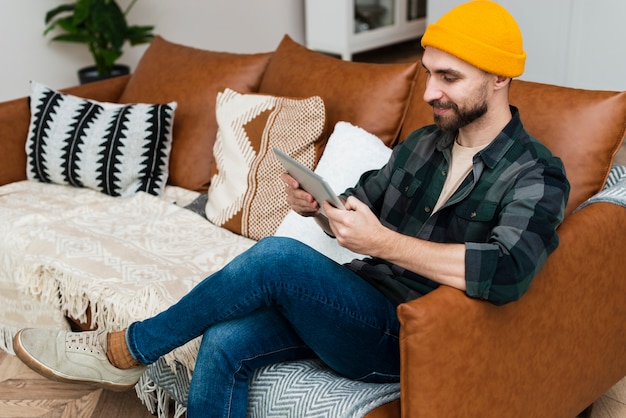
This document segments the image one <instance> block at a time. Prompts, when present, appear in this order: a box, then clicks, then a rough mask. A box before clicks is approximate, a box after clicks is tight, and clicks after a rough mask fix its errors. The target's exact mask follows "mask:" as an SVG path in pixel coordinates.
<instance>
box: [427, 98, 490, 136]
mask: <svg viewBox="0 0 626 418" xmlns="http://www.w3.org/2000/svg"><path fill="white" fill-rule="evenodd" d="M428 104H429V105H431V106H433V107H438V108H442V109H452V114H451V115H447V116H441V115H435V116H434V117H435V124H436V125H437V127H438V128H439V129H441V130H442V131H444V132H453V133H454V132H457V131H458V130H459V129H461V128H462V127H464V126H467V125H469V124H470V123H472V122H474V121H475V120H477V119H479V118H481V117H482V116H483V115H484V114H485V113H487V110H488V109H489V107H488V105H487V102H486V101H484V100H483V101H481V102H479V103H475V104H473V105H472V106H471V107H468V108H464V109H461V108H459V106H458V105H457V104H456V103H454V102H442V101H441V100H432V101H430V102H428Z"/></svg>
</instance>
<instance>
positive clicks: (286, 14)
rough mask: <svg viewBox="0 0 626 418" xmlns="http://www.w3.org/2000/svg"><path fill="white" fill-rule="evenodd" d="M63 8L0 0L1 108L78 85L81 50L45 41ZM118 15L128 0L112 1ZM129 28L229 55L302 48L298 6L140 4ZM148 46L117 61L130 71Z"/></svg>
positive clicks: (245, 0) (275, 2)
mask: <svg viewBox="0 0 626 418" xmlns="http://www.w3.org/2000/svg"><path fill="white" fill-rule="evenodd" d="M66 2H67V1H66V0H0V6H1V7H2V10H3V12H2V13H0V51H2V55H3V57H2V65H0V101H4V100H9V99H12V98H16V97H21V96H27V95H28V94H29V91H28V82H29V80H37V81H40V82H42V83H45V84H48V85H49V86H51V87H53V88H62V87H68V86H72V85H75V84H77V83H78V79H77V76H76V71H77V70H78V69H79V68H81V67H84V66H87V65H91V64H92V63H93V62H92V59H91V56H90V55H89V53H88V51H87V48H86V47H85V46H84V45H79V44H68V43H63V42H50V41H49V36H48V37H44V36H43V31H44V28H45V24H44V17H45V14H46V12H47V11H48V10H50V9H52V8H53V7H55V6H57V5H60V4H63V3H66ZM119 2H120V5H121V6H123V7H125V6H126V5H128V4H129V2H130V0H119ZM128 20H129V23H130V24H153V25H154V26H155V33H157V34H160V35H161V36H163V37H164V38H166V39H168V40H170V41H172V42H177V43H182V44H185V45H190V46H194V47H197V48H202V49H211V50H220V51H230V52H264V51H271V50H273V49H275V48H276V46H277V45H278V43H279V42H280V40H281V39H282V37H283V35H284V34H289V35H290V36H291V37H292V38H294V39H295V40H296V41H297V42H301V43H304V1H303V0H297V1H294V0H261V1H255V0H139V1H138V2H137V3H136V5H135V7H134V8H133V9H132V11H131V12H130V15H129V17H128ZM146 48H147V46H145V45H140V46H136V47H132V48H131V47H127V48H126V52H125V54H124V55H123V56H122V58H121V59H120V60H119V62H121V63H125V64H128V65H130V66H131V68H134V67H135V66H136V64H137V62H138V60H139V58H140V57H141V54H142V53H143V52H144V51H145V49H146Z"/></svg>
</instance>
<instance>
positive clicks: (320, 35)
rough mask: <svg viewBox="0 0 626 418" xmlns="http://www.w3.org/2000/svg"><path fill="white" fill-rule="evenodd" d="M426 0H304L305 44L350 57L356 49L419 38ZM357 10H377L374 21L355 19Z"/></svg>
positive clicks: (365, 49) (315, 48) (356, 51)
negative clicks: (372, 23)
mask: <svg viewBox="0 0 626 418" xmlns="http://www.w3.org/2000/svg"><path fill="white" fill-rule="evenodd" d="M426 1H427V0H305V37H306V45H307V48H309V49H312V50H316V51H320V52H325V53H329V54H334V55H340V56H341V58H342V59H344V60H348V61H350V60H351V59H352V55H353V54H355V53H358V52H363V51H367V50H370V49H375V48H380V47H383V46H387V45H391V44H395V43H399V42H403V41H407V40H410V39H416V38H419V37H420V36H422V35H423V34H424V31H425V30H426V15H425V14H426V13H425V10H426ZM418 9H419V10H420V11H423V12H422V13H417V10H418ZM357 10H359V11H361V12H367V11H372V10H373V11H375V12H376V11H378V12H379V13H374V15H375V16H374V17H373V19H374V20H375V21H376V22H377V23H376V24H374V25H367V24H365V23H364V22H363V21H360V22H357V21H356V12H357ZM409 12H410V13H411V15H412V16H417V17H414V18H409Z"/></svg>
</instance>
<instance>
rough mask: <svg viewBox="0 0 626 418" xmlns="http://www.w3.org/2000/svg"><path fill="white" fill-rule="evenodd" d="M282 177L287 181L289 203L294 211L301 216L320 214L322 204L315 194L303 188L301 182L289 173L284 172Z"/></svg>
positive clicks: (286, 190) (286, 191) (286, 188)
mask: <svg viewBox="0 0 626 418" xmlns="http://www.w3.org/2000/svg"><path fill="white" fill-rule="evenodd" d="M280 179H281V180H282V181H283V182H284V183H285V193H287V203H289V206H291V209H293V211H294V212H296V213H297V214H299V215H300V216H318V215H320V205H319V203H317V201H316V200H315V198H314V197H313V195H311V194H310V193H308V192H307V191H305V190H303V189H302V188H301V187H300V183H298V181H297V180H296V179H294V178H293V177H291V176H290V175H289V174H288V173H283V174H281V176H280Z"/></svg>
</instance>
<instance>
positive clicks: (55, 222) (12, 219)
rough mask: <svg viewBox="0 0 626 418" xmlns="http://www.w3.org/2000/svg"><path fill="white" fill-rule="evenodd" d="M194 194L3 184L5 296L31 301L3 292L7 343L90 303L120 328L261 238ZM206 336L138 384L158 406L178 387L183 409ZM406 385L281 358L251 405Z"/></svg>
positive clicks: (259, 382)
mask: <svg viewBox="0 0 626 418" xmlns="http://www.w3.org/2000/svg"><path fill="white" fill-rule="evenodd" d="M196 196H197V193H193V192H187V191H184V190H182V189H177V188H172V187H168V188H167V189H166V192H165V195H164V196H163V197H160V198H157V197H154V196H151V195H148V194H145V193H138V194H136V195H133V196H131V197H128V198H113V197H110V196H107V195H104V194H102V193H99V192H95V191H91V190H88V189H79V188H72V187H67V186H57V185H52V184H43V183H37V182H29V181H24V182H18V183H13V184H9V185H6V186H2V187H0V218H1V219H2V221H3V222H2V223H1V226H0V289H3V292H2V295H1V296H2V297H5V295H6V296H7V299H13V300H14V303H15V302H16V301H17V303H18V304H19V303H20V301H21V302H24V303H25V301H28V304H29V308H28V309H29V310H30V312H28V311H27V312H25V311H24V306H14V305H11V304H6V305H5V304H0V327H1V328H2V329H4V330H5V331H4V335H5V336H6V337H5V340H6V341H5V343H4V346H3V348H4V349H8V350H9V351H10V347H9V342H10V337H11V335H12V334H13V333H14V331H15V330H17V329H19V328H21V327H26V326H30V327H32V326H35V327H38V326H43V327H50V328H63V327H64V325H61V324H62V323H63V315H64V314H68V315H70V316H72V317H74V318H77V319H82V320H85V319H86V318H85V312H86V311H87V309H88V308H89V309H90V310H91V312H92V315H93V321H94V323H95V324H97V325H98V327H100V328H101V329H102V328H105V329H109V330H119V329H123V328H124V327H126V326H127V325H128V324H129V323H131V322H132V321H135V320H140V319H143V318H146V317H149V316H151V315H154V314H156V313H158V312H160V311H162V310H164V309H166V308H167V307H169V306H170V305H172V304H174V303H175V302H176V301H178V300H179V299H180V298H181V297H182V296H184V295H185V294H186V293H188V292H189V290H191V288H192V287H193V286H195V284H197V283H198V282H199V281H201V280H202V279H204V278H205V277H206V276H208V275H210V274H211V273H213V272H215V271H216V270H218V269H220V268H221V267H223V266H224V265H225V264H226V263H228V262H229V261H230V260H231V259H232V258H234V257H235V256H236V255H238V254H240V253H241V252H243V251H245V250H246V249H248V248H249V247H250V246H251V245H252V244H253V243H254V241H252V240H250V239H247V238H243V237H241V236H239V235H235V234H233V233H230V232H228V231H227V230H225V229H222V228H218V227H216V226H214V225H213V224H211V223H210V222H208V221H206V220H205V219H203V218H201V217H199V216H198V215H197V214H195V213H193V212H192V211H189V210H186V209H183V208H182V207H181V206H184V205H186V204H187V203H189V202H191V201H192V200H193V199H194V197H196ZM172 202H177V203H178V205H174V204H172ZM5 289H10V290H11V292H12V293H10V294H9V293H7V292H6V291H5ZM37 312H39V313H37ZM17 314H23V315H22V316H19V315H18V316H17V317H16V315H17ZM50 318H52V319H53V320H50ZM10 321H13V322H12V323H11V324H10V326H9V322H10ZM198 344H199V339H196V340H195V341H192V342H191V343H189V344H187V345H185V346H183V347H180V348H178V349H176V350H174V351H173V352H172V353H170V354H168V355H167V356H165V357H164V358H162V359H161V360H160V361H159V362H157V363H155V365H153V366H151V367H150V368H149V371H148V373H146V374H144V376H143V377H142V379H141V381H140V383H139V384H138V385H137V386H136V391H137V393H138V396H139V397H140V398H141V399H142V400H143V401H144V403H146V405H147V406H148V409H150V410H151V412H157V413H158V415H159V417H163V418H164V417H166V416H168V410H169V408H168V404H169V401H170V398H171V399H173V400H174V401H175V403H176V415H177V416H182V414H183V413H184V410H185V408H184V406H185V404H186V394H187V391H188V386H189V376H190V375H191V373H192V371H193V365H194V363H195V357H196V355H197V350H198ZM397 397H399V384H390V385H376V384H365V383H362V382H355V381H351V380H349V379H345V378H341V377H339V376H337V375H336V374H334V373H333V372H332V371H331V370H329V369H328V368H327V367H325V366H324V365H322V364H321V363H320V362H316V361H304V362H295V363H281V364H277V365H273V366H270V367H267V368H264V369H261V370H259V371H257V373H256V374H255V376H254V377H253V379H252V380H251V383H250V402H249V414H248V415H249V416H250V417H286V416H294V417H295V416H298V417H300V416H302V417H305V416H306V417H312V416H315V417H333V418H335V417H360V416H363V415H364V414H366V413H367V412H368V411H369V410H371V409H373V408H375V407H376V406H378V405H380V404H383V403H386V402H389V401H391V400H393V399H396V398H397Z"/></svg>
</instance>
